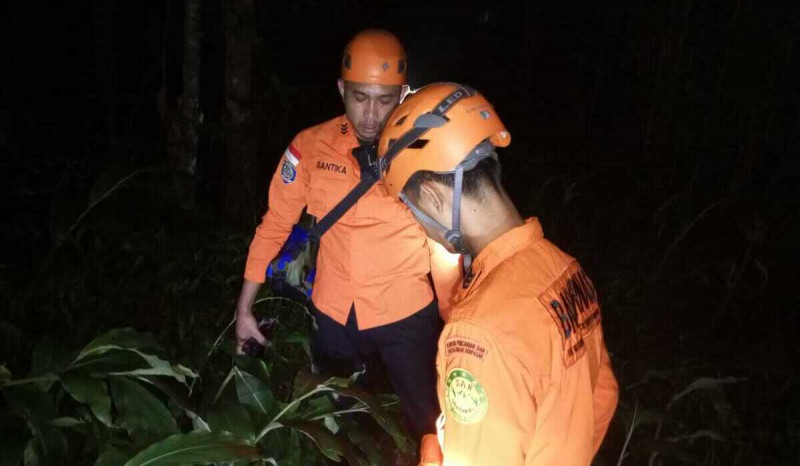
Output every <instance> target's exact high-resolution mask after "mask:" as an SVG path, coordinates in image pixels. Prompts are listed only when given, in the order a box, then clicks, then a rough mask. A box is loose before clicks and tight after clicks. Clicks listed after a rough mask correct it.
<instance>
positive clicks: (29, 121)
mask: <svg viewBox="0 0 800 466" xmlns="http://www.w3.org/2000/svg"><path fill="white" fill-rule="evenodd" d="M234 3H236V4H241V3H245V4H246V3H247V2H243V1H241V0H238V1H232V2H230V3H228V5H230V4H234ZM792 4H793V2H789V1H765V2H756V1H754V0H727V1H721V0H715V1H698V0H655V1H648V2H641V1H632V0H630V1H599V2H544V1H530V2H527V3H522V2H500V1H496V2H491V1H474V2H444V1H442V2H433V1H425V2H423V1H416V0H408V1H385V2H380V1H371V2H367V1H355V0H347V1H340V2H337V1H327V2H326V1H309V0H298V1H283V0H275V1H269V2H266V1H264V2H254V3H253V4H252V5H253V6H252V10H251V11H252V15H250V16H248V17H246V18H240V19H241V21H242V22H248V21H249V24H250V26H251V29H252V34H250V35H249V36H248V41H249V42H248V43H249V44H250V47H251V48H250V49H249V50H250V53H251V55H249V56H250V58H251V60H252V66H251V68H249V76H250V79H251V83H252V84H251V86H252V87H250V88H249V94H248V95H249V97H247V98H246V99H243V101H242V102H240V103H241V104H242V105H243V106H245V107H247V108H248V109H249V111H250V112H251V119H250V120H249V123H248V126H247V127H246V128H245V129H244V130H242V131H239V132H237V133H235V134H233V133H231V132H230V131H229V130H228V128H229V126H226V125H229V124H230V120H226V118H225V115H226V113H225V112H226V102H227V101H226V53H229V52H226V50H229V49H226V44H229V43H230V42H229V41H230V40H231V39H230V37H231V34H233V32H232V31H231V28H230V26H228V27H226V22H225V20H224V17H225V15H226V8H228V6H226V2H223V1H220V0H202V15H201V24H202V34H201V36H200V46H201V53H200V59H201V64H200V74H199V97H200V106H201V109H202V112H203V114H204V118H203V123H202V125H201V127H200V132H199V137H198V141H197V144H198V145H197V147H198V149H197V170H196V172H195V173H194V174H193V175H191V176H190V182H191V183H192V185H193V189H194V191H193V193H194V195H193V199H192V201H191V202H190V203H189V204H190V205H188V206H187V205H186V203H181V202H178V200H177V195H175V194H174V193H173V192H172V190H173V184H172V182H171V179H172V178H171V177H172V174H171V173H172V172H174V168H173V167H172V166H171V164H170V159H169V157H168V155H167V152H168V149H167V145H168V144H169V141H168V137H167V136H166V134H167V130H165V126H164V121H163V113H162V112H160V110H159V93H161V96H162V97H163V99H162V102H164V105H166V106H167V107H169V106H172V107H174V106H176V105H177V104H176V102H178V99H179V97H180V96H181V95H182V93H183V84H182V82H183V81H182V75H181V69H182V68H181V63H182V60H183V58H184V55H183V54H184V49H183V46H182V44H183V38H184V34H183V32H184V30H183V19H184V17H183V10H184V3H183V2H182V1H174V2H171V1H153V0H137V1H123V0H109V1H103V0H96V1H77V2H66V1H63V2H53V1H46V2H23V1H17V2H14V1H8V2H3V3H2V4H0V29H2V31H3V35H2V37H3V38H4V40H3V50H4V52H5V53H4V54H3V57H4V59H3V62H4V65H3V67H2V68H3V71H2V73H1V75H2V78H1V79H2V84H1V85H0V157H1V158H0V164H1V165H0V167H2V173H3V180H2V183H1V185H0V196H2V197H0V199H2V202H3V204H4V205H5V208H4V212H5V215H4V219H5V221H4V222H3V224H4V227H3V229H2V230H3V231H2V238H3V245H4V246H5V247H4V252H3V257H2V263H0V280H2V282H0V296H2V297H3V301H4V304H6V306H5V311H4V313H3V315H0V321H1V322H0V324H2V325H0V330H2V333H1V334H0V339H3V340H4V342H3V343H0V350H2V353H0V363H2V362H5V363H6V364H7V365H8V367H10V368H14V369H15V370H16V371H18V372H24V371H25V369H24V368H25V367H27V365H28V364H29V362H30V361H29V360H30V356H29V355H30V352H31V351H32V348H33V346H34V345H35V344H36V342H37V341H40V340H42V339H47V338H58V339H60V340H64V341H65V343H66V344H72V345H80V344H82V343H85V342H86V341H87V340H88V339H90V338H91V337H92V336H94V335H95V334H97V333H98V332H100V331H103V330H105V329H108V328H111V327H115V326H132V327H135V328H138V329H141V330H148V331H152V332H154V333H156V334H157V336H158V337H160V338H162V339H171V341H182V342H183V343H182V344H180V345H178V349H176V350H175V351H176V352H177V354H184V353H182V351H184V350H185V352H186V354H194V352H202V348H201V349H195V348H194V345H195V344H196V345H197V346H198V348H199V347H200V346H201V344H200V343H199V342H197V343H189V341H190V340H193V338H192V334H193V332H198V333H200V332H202V329H200V328H193V327H192V328H193V330H192V329H190V330H186V329H184V328H183V327H182V326H181V327H180V329H181V330H176V329H177V328H178V327H177V322H181V321H184V320H185V319H188V318H189V317H188V316H189V315H190V314H191V316H192V317H191V319H192V322H194V320H195V319H196V320H198V321H199V320H203V319H201V318H200V315H205V316H210V317H208V318H206V319H205V320H206V321H207V325H209V326H210V328H211V330H213V329H214V328H217V327H215V326H216V325H217V322H220V320H219V319H222V321H224V320H225V318H227V316H229V313H230V310H231V309H232V304H233V299H234V298H235V296H236V293H237V292H238V288H239V286H240V284H241V281H240V278H239V277H240V276H241V275H240V274H241V271H242V270H243V264H244V262H243V260H244V255H245V253H246V245H247V244H248V242H249V237H250V236H251V235H252V230H253V228H254V227H255V225H256V224H257V222H258V220H259V218H260V216H261V215H262V214H263V213H264V209H265V206H266V191H267V186H268V182H269V179H270V177H271V174H272V172H273V170H274V169H275V167H276V164H277V163H278V161H279V159H280V157H281V154H282V152H283V149H284V148H285V146H286V145H287V144H288V142H289V141H290V140H291V138H292V136H293V135H294V134H296V133H297V132H298V131H300V130H302V129H303V128H306V127H308V126H311V125H314V124H317V123H319V122H322V121H325V120H327V119H330V118H332V117H334V116H336V115H339V114H341V113H343V107H342V104H341V99H340V97H339V95H338V92H337V90H336V87H335V82H336V79H337V77H338V72H339V63H340V62H339V60H340V57H341V51H342V48H343V47H344V45H345V44H346V42H347V40H348V39H349V38H350V37H352V35H354V34H355V33H356V32H358V31H359V30H361V29H364V28H367V27H383V28H386V29H389V30H391V31H393V32H395V33H396V34H397V35H398V36H399V37H400V39H401V40H402V41H403V42H404V44H405V46H406V49H407V51H408V56H409V78H410V81H411V83H410V84H411V85H412V87H418V86H421V85H424V84H426V83H429V82H433V81H456V82H461V83H464V84H468V85H470V86H473V87H475V88H477V89H478V90H479V91H481V92H482V93H483V94H484V95H485V96H486V97H487V98H488V99H489V100H490V101H491V102H492V103H493V104H494V105H495V108H496V110H497V113H498V114H499V115H500V116H501V118H502V119H503V121H504V122H505V124H506V126H507V127H508V129H509V131H510V132H511V134H512V144H511V146H510V147H509V148H507V149H503V150H502V151H501V152H500V157H501V162H502V165H503V168H504V182H505V184H506V186H507V188H508V190H509V192H510V194H511V196H512V198H513V199H514V201H515V203H516V204H517V206H518V207H519V209H520V211H521V212H522V213H523V215H525V216H538V217H539V218H540V220H541V222H542V224H543V227H544V231H545V235H546V236H547V237H548V238H549V239H551V240H552V241H553V242H554V243H555V244H557V245H558V246H560V247H561V248H562V249H564V250H565V251H567V252H568V253H570V254H571V255H573V256H575V257H576V258H578V260H580V261H581V263H582V264H583V265H584V268H586V269H587V271H588V273H589V275H590V276H591V277H592V278H593V280H594V281H595V285H596V286H597V288H598V292H599V294H600V296H601V302H602V304H603V310H604V323H603V325H604V329H605V333H606V342H607V345H608V347H609V350H610V351H611V353H612V358H613V362H614V365H615V371H616V372H617V376H618V378H619V381H620V386H621V390H622V393H621V405H620V409H619V412H618V415H617V417H616V419H615V421H614V424H612V428H611V431H610V433H609V436H608V438H607V440H606V443H605V445H604V448H603V450H602V451H601V454H600V456H599V458H598V464H616V461H617V458H618V457H619V455H620V452H621V450H622V448H623V443H624V441H625V436H626V433H627V432H628V430H629V428H630V419H631V417H632V414H631V413H632V411H633V409H634V406H637V407H638V409H639V410H640V411H639V414H641V412H642V411H641V410H646V411H647V412H648V413H650V414H649V415H652V416H655V414H653V413H659V416H661V417H658V419H659V420H654V419H656V417H650V418H647V419H648V421H647V422H645V421H641V422H642V425H641V426H639V427H637V430H636V432H634V435H632V437H631V442H630V445H629V446H628V453H630V454H631V455H633V456H631V457H629V459H628V460H627V461H626V464H646V462H647V461H648V459H650V458H652V456H651V455H652V453H653V452H654V451H656V452H658V457H657V460H658V461H663V464H797V463H796V461H800V395H798V394H799V393H800V379H798V375H797V372H796V371H797V361H798V356H800V351H798V348H797V337H796V335H797V331H798V330H800V326H799V325H798V304H800V300H798V299H797V296H798V295H797V284H796V280H797V278H798V255H797V247H796V244H797V240H796V238H798V237H800V236H799V235H800V224H799V223H798V204H800V189H798V183H800V173H799V172H798V170H797V169H796V165H797V157H798V153H799V152H798V151H800V118H799V116H800V115H798V113H799V112H800V54H799V52H798V48H800V43H799V42H798V38H799V37H798V36H800V8H797V7H796V6H792ZM236 147H247V148H249V149H248V150H249V152H246V157H249V158H248V159H247V165H246V166H247V167H248V169H247V170H246V171H245V172H243V173H239V174H238V175H237V176H238V177H239V178H235V179H234V178H231V177H230V176H228V174H229V173H232V172H233V171H235V170H236V169H237V167H239V166H240V164H239V162H237V161H236V160H241V159H233V158H232V156H231V154H232V153H233V152H232V148H236ZM139 169H147V170H153V171H148V172H147V173H144V174H143V175H141V176H137V177H136V178H134V179H132V180H130V181H129V182H126V184H125V186H124V187H122V188H120V189H118V190H115V191H114V192H113V193H112V195H110V196H108V197H107V198H105V199H104V200H103V202H102V203H101V204H98V205H97V207H96V208H94V209H92V210H91V212H89V213H88V214H87V215H86V216H84V217H81V218H80V222H78V224H76V223H75V219H76V218H79V216H80V214H81V213H82V212H84V211H85V209H86V207H87V205H91V204H90V203H91V202H92V200H93V199H94V200H96V199H97V197H96V194H95V193H96V192H97V191H98V189H100V190H102V187H103V186H108V180H109V179H112V180H114V179H116V180H118V179H120V178H121V176H122V175H124V174H125V173H132V172H134V171H135V170H139ZM121 174H122V175H121ZM115 177H116V178H115ZM231 199H239V201H236V202H234V201H230V200H231ZM70 226H73V227H74V228H72V229H70ZM230 238H235V240H230ZM222 244H224V245H232V246H230V247H229V248H227V246H225V247H222V246H219V245H222ZM217 246H219V247H217ZM226 248H227V249H226ZM165 264H169V267H167V266H166V265H165ZM237 270H238V272H237ZM215 274H217V275H220V277H221V278H220V279H219V280H217V281H213V280H211V279H207V277H210V276H215ZM192 284H194V285H192ZM198 309H199V311H197V310H198ZM195 312H198V313H199V314H197V315H196V314H195ZM218 316H224V317H218ZM223 323H224V322H223ZM198 325H199V324H198ZM211 330H209V331H211ZM176 332H185V333H181V334H178V333H176ZM186 332H188V333H186ZM212 333H213V331H212ZM206 348H207V347H206ZM187 357H190V356H187ZM12 372H15V371H12ZM15 373H16V372H15ZM704 378H708V379H709V380H712V379H713V380H715V381H716V382H711V383H709V384H708V385H704V386H703V387H702V388H699V389H697V390H692V393H690V394H688V395H686V396H685V397H682V399H681V400H680V402H678V401H677V400H676V401H674V402H673V403H672V404H670V400H673V399H674V397H675V396H676V394H679V393H681V391H682V390H684V389H686V388H687V387H690V384H691V383H692V382H693V381H697V380H701V379H704ZM728 378H731V379H728ZM637 403H638V404H637ZM659 422H660V423H661V425H659ZM657 429H658V431H657ZM698 432H700V434H698ZM704 432H706V433H707V432H714V435H711V434H704ZM658 461H656V462H655V463H654V464H657V463H658Z"/></svg>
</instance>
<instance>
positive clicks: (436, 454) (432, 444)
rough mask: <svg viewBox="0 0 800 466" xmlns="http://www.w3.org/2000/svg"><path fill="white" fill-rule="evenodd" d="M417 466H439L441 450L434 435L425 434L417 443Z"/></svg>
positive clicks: (441, 459)
mask: <svg viewBox="0 0 800 466" xmlns="http://www.w3.org/2000/svg"><path fill="white" fill-rule="evenodd" d="M419 456H420V458H419V466H441V464H442V461H443V458H442V450H441V449H440V448H439V440H438V439H437V438H436V434H425V435H423V436H422V440H421V441H420V442H419Z"/></svg>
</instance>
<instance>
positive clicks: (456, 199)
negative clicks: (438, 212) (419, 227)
mask: <svg viewBox="0 0 800 466" xmlns="http://www.w3.org/2000/svg"><path fill="white" fill-rule="evenodd" d="M463 185H464V167H463V166H462V165H459V166H458V167H456V170H455V182H454V183H453V220H452V223H453V225H452V228H447V227H446V226H444V225H442V224H441V223H439V222H438V221H436V220H434V219H433V218H431V217H430V216H429V215H428V214H426V213H425V212H423V211H422V210H421V209H420V208H419V207H417V206H416V205H414V203H413V202H411V200H410V199H408V198H407V197H406V196H405V194H403V193H402V192H401V193H400V200H402V201H403V203H404V204H405V205H406V206H408V209H409V210H411V213H412V214H413V215H414V217H416V218H417V220H419V221H420V222H421V223H424V224H425V225H427V226H429V227H431V228H432V229H434V230H437V231H439V232H440V233H441V234H442V236H443V237H444V239H445V240H446V241H447V242H448V243H450V245H451V246H453V249H455V250H456V252H458V253H459V254H461V255H462V256H463V257H464V270H469V267H470V265H471V264H472V253H471V252H470V251H469V249H467V245H466V243H465V242H464V234H463V233H462V232H461V197H462V189H463Z"/></svg>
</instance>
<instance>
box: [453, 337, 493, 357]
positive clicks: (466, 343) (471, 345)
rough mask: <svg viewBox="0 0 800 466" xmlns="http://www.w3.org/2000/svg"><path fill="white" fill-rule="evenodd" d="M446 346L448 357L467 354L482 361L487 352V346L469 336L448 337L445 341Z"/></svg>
mask: <svg viewBox="0 0 800 466" xmlns="http://www.w3.org/2000/svg"><path fill="white" fill-rule="evenodd" d="M444 348H445V354H446V355H447V357H448V358H449V357H450V356H454V355H457V354H466V355H468V356H474V357H476V358H478V359H479V360H481V361H482V360H483V358H484V357H486V353H487V350H486V347H485V346H483V345H482V344H480V343H478V342H477V341H475V340H470V339H469V338H448V339H447V340H445V342H444Z"/></svg>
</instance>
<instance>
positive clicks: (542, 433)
mask: <svg viewBox="0 0 800 466" xmlns="http://www.w3.org/2000/svg"><path fill="white" fill-rule="evenodd" d="M436 367H437V371H438V373H439V381H438V393H439V403H440V406H442V418H440V424H441V421H442V420H443V421H444V424H443V427H441V429H440V432H439V433H440V438H439V441H440V443H441V444H442V445H443V448H442V450H443V454H444V464H445V465H454V466H455V465H457V466H468V465H480V466H494V465H502V466H515V465H537V466H538V465H559V466H572V465H588V464H590V462H591V460H592V457H593V456H594V454H595V453H596V452H597V449H598V447H599V446H600V443H601V441H602V439H603V437H604V436H605V433H606V430H607V429H608V425H609V423H610V421H611V417H612V416H613V414H614V410H615V408H616V405H617V396H618V387H617V382H616V379H615V378H614V374H613V372H612V370H611V364H610V361H609V356H608V352H607V351H606V347H605V343H604V342H603V329H602V326H601V325H600V307H599V306H598V301H597V294H596V292H595V290H594V287H593V285H592V282H591V281H590V280H589V278H588V277H587V276H586V273H585V272H584V271H583V270H582V269H581V267H580V265H579V264H578V263H577V262H576V261H575V259H573V258H572V257H570V256H568V255H567V254H565V253H564V252H562V251H560V250H559V249H558V248H557V247H555V246H554V245H553V244H552V243H550V242H549V241H547V240H546V239H544V237H543V235H542V229H541V226H540V225H539V222H538V221H537V220H536V219H529V220H527V221H526V223H525V225H523V226H520V227H517V228H514V229H513V230H511V231H509V232H507V233H505V234H503V235H502V236H501V237H500V238H497V239H496V240H495V241H493V242H492V243H491V244H490V245H489V246H487V247H486V248H485V249H484V250H482V251H481V252H480V254H479V255H478V257H476V259H475V261H474V262H473V264H472V269H471V272H470V274H468V276H467V279H466V280H465V283H464V286H463V287H462V289H461V290H460V292H459V294H458V295H457V296H456V297H455V304H454V306H453V309H452V310H451V314H450V317H449V321H448V322H447V323H446V325H445V328H444V331H443V332H442V335H441V337H440V339H439V351H438V355H437V363H436Z"/></svg>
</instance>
